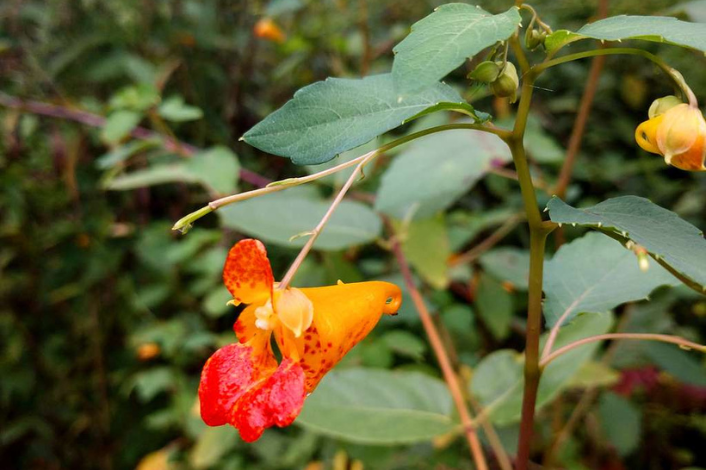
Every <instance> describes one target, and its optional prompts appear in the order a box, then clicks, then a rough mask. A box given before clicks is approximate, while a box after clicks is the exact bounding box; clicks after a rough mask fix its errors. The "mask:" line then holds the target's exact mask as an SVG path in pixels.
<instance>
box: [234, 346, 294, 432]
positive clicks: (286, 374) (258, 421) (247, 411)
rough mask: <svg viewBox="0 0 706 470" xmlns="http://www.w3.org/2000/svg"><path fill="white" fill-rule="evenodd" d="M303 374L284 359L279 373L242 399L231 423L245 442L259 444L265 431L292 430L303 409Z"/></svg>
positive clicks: (238, 402) (255, 387)
mask: <svg viewBox="0 0 706 470" xmlns="http://www.w3.org/2000/svg"><path fill="white" fill-rule="evenodd" d="M304 398H305V392H304V371H303V370H302V368H301V366H300V365H299V363H298V362H294V361H292V360H291V359H288V358H285V359H284V360H283V361H282V363H281V364H280V366H279V368H278V369H277V371H276V372H275V373H274V374H272V375H271V376H270V377H268V378H267V379H266V380H264V381H263V382H261V383H259V384H257V385H256V386H254V387H253V388H252V389H251V390H249V391H248V392H247V393H245V394H244V395H242V396H241V397H240V398H239V399H238V401H237V403H236V404H235V407H234V408H233V413H232V415H231V420H230V423H231V424H232V425H233V426H235V427H236V428H238V430H239V431H240V437H241V438H242V439H243V440H244V441H245V442H253V441H256V440H257V439H258V438H259V437H260V436H261V435H262V433H263V432H264V430H265V429H266V428H269V427H272V426H274V425H277V426H279V427H284V426H289V425H290V424H292V422H293V421H294V420H295V418H296V417H297V416H298V415H299V412H300V411H301V409H302V406H304Z"/></svg>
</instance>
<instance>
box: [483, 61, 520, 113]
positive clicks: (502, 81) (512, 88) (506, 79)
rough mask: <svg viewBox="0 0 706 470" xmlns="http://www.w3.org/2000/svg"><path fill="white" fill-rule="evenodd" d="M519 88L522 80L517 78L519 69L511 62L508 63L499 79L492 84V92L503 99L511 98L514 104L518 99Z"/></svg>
mask: <svg viewBox="0 0 706 470" xmlns="http://www.w3.org/2000/svg"><path fill="white" fill-rule="evenodd" d="M519 86H520V79H519V78H518V76H517V69H516V68H515V66H514V65H513V64H512V63H511V62H507V63H506V64H505V68H503V70H502V72H501V73H500V75H499V76H498V78H497V79H496V80H495V81H494V82H493V83H491V84H490V91H491V92H493V94H494V95H495V96H498V97H501V98H505V97H510V102H511V103H514V102H515V100H516V99H517V88H518V87H519Z"/></svg>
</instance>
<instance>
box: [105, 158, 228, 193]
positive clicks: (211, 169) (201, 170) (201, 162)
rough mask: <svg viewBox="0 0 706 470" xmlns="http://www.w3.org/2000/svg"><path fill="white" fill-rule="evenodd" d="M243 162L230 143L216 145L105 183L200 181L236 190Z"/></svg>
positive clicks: (113, 186) (114, 186)
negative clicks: (231, 148) (232, 149)
mask: <svg viewBox="0 0 706 470" xmlns="http://www.w3.org/2000/svg"><path fill="white" fill-rule="evenodd" d="M239 170H240V164H239V163H238V157H237V156H236V155H235V154H234V153H233V152H231V151H230V150H229V149H227V148H226V147H214V148H212V149H209V150H205V151H203V152H199V153H197V154H195V155H194V156H193V157H191V158H189V159H188V160H185V161H182V162H179V163H160V164H156V165H152V166H150V167H149V168H145V169H143V170H137V171H133V172H130V173H126V174H122V175H119V176H116V177H115V178H112V179H110V180H108V181H107V182H106V183H105V184H104V187H105V188H106V189H110V190H114V191H125V190H129V189H135V188H142V187H145V186H154V185H157V184H165V183H200V184H202V185H204V186H205V187H206V188H208V189H210V190H212V191H215V192H217V193H230V192H234V191H235V190H236V187H237V182H238V177H239Z"/></svg>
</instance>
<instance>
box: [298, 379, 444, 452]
mask: <svg viewBox="0 0 706 470" xmlns="http://www.w3.org/2000/svg"><path fill="white" fill-rule="evenodd" d="M295 422H296V423H298V424H300V425H302V426H304V427H305V428H307V429H310V430H312V431H316V432H319V433H322V434H326V435H328V436H332V437H336V438H339V439H343V440H346V441H350V442H358V443H362V444H370V445H394V444H409V443H414V442H424V441H429V440H431V439H432V438H434V437H436V436H440V435H443V434H447V433H450V432H453V431H455V430H456V428H457V426H458V423H457V422H456V420H455V418H454V408H453V402H452V400H451V396H450V395H449V392H448V389H447V388H446V385H445V384H444V383H443V382H442V381H440V380H438V379H434V378H432V377H429V376H427V375H424V374H420V373H417V372H391V371H388V370H378V369H361V368H358V369H347V370H342V371H336V370H334V371H333V372H331V373H329V374H328V375H327V376H326V377H325V378H324V379H323V381H322V382H321V384H320V385H319V387H318V388H317V389H316V390H315V391H314V393H312V395H311V396H310V397H309V398H307V400H306V403H305V404H304V409H303V410H302V413H301V414H300V415H299V418H297V420H296V421H295Z"/></svg>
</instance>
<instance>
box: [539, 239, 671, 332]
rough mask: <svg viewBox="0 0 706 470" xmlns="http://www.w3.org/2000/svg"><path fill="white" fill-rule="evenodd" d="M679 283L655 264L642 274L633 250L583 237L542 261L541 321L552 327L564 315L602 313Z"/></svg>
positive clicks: (605, 241) (611, 241)
mask: <svg viewBox="0 0 706 470" xmlns="http://www.w3.org/2000/svg"><path fill="white" fill-rule="evenodd" d="M678 283H679V281H678V280H677V279H676V278H674V276H672V275H671V274H669V273H668V272H667V271H666V270H664V269H663V268H662V267H661V266H659V265H658V264H656V263H653V265H651V266H650V269H649V270H648V271H647V272H643V271H641V270H640V268H639V266H638V261H637V257H636V256H635V254H634V253H633V252H632V251H630V250H626V249H625V248H623V247H622V246H620V244H619V243H618V242H616V241H615V240H611V239H610V238H608V237H606V236H604V235H602V234H599V233H588V234H586V235H584V236H583V237H581V238H579V239H577V240H574V241H572V242H571V243H569V244H566V245H564V246H562V247H561V248H560V249H559V251H558V252H557V253H556V255H555V256H554V258H552V259H551V260H550V261H547V262H546V263H545V267H544V292H545V295H546V298H545V301H544V318H545V319H546V321H547V324H548V325H549V326H552V325H554V324H555V323H556V321H557V320H558V319H559V318H560V317H561V316H563V315H564V314H567V315H568V316H567V317H566V319H567V320H570V319H571V318H573V317H574V316H576V315H577V314H579V313H581V312H605V311H608V310H610V309H612V308H614V307H617V306H618V305H620V304H623V303H625V302H630V301H634V300H640V299H644V298H646V297H647V296H648V295H649V294H650V292H652V291H653V290H654V289H656V288H657V287H659V286H662V285H677V284H678Z"/></svg>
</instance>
